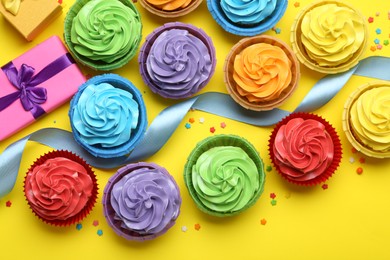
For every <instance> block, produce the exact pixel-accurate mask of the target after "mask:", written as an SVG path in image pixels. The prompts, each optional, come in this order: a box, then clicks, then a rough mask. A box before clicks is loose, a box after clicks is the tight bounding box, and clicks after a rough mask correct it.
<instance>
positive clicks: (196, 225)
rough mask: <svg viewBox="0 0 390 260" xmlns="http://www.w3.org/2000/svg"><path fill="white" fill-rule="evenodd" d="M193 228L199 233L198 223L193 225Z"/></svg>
mask: <svg viewBox="0 0 390 260" xmlns="http://www.w3.org/2000/svg"><path fill="white" fill-rule="evenodd" d="M194 228H195V230H196V231H199V229H200V224H199V223H196V224H195V225H194Z"/></svg>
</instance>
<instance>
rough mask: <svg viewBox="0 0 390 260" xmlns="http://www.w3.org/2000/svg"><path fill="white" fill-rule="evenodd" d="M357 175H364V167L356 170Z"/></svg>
mask: <svg viewBox="0 0 390 260" xmlns="http://www.w3.org/2000/svg"><path fill="white" fill-rule="evenodd" d="M356 173H357V174H359V175H360V174H362V173H363V168H362V167H359V168H357V169H356Z"/></svg>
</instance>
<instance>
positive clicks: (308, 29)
mask: <svg viewBox="0 0 390 260" xmlns="http://www.w3.org/2000/svg"><path fill="white" fill-rule="evenodd" d="M367 39H368V31H367V23H366V21H365V19H364V17H363V16H362V14H361V13H360V12H359V11H358V10H356V9H354V8H353V7H351V6H349V5H348V4H346V3H344V2H340V1H336V0H330V1H317V2H315V3H313V4H311V5H309V6H307V7H306V8H304V9H303V10H302V11H301V13H300V14H299V15H298V17H297V18H296V19H295V22H294V24H293V26H292V29H291V43H292V48H293V50H294V52H295V53H296V54H297V56H298V59H299V61H300V62H302V63H303V64H304V65H306V66H307V67H308V68H309V69H312V70H315V71H318V72H321V73H327V74H334V73H340V72H343V71H346V70H349V69H350V68H352V67H353V66H355V65H356V64H357V63H358V62H359V59H360V57H361V56H362V54H363V53H364V51H365V49H366V45H367Z"/></svg>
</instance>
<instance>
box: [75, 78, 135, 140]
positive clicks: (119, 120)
mask: <svg viewBox="0 0 390 260" xmlns="http://www.w3.org/2000/svg"><path fill="white" fill-rule="evenodd" d="M71 113H73V117H72V123H73V126H74V128H75V130H76V131H77V132H78V133H79V135H80V138H81V139H82V140H83V141H84V142H85V143H87V144H89V145H100V146H101V147H116V146H118V145H121V144H123V143H125V142H127V141H128V140H130V138H131V133H132V131H133V130H134V129H136V127H137V125H138V118H139V107H138V103H137V102H136V101H135V100H134V99H133V95H132V94H131V93H130V92H128V91H125V90H123V89H120V88H116V87H114V86H112V85H111V84H108V83H101V84H98V85H94V84H90V85H88V86H87V87H86V88H85V89H84V90H83V92H82V93H81V95H80V97H79V99H78V102H77V104H76V105H74V106H73V107H72V112H71Z"/></svg>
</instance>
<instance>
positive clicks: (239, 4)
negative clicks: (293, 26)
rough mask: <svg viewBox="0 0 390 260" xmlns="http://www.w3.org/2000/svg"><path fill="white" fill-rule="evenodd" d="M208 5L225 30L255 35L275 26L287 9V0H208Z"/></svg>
mask: <svg viewBox="0 0 390 260" xmlns="http://www.w3.org/2000/svg"><path fill="white" fill-rule="evenodd" d="M207 7H208V9H209V11H210V13H211V15H212V16H213V18H214V19H215V20H216V21H217V23H218V24H219V25H220V26H221V27H222V28H223V29H224V30H225V31H227V32H229V33H232V34H236V35H240V36H254V35H258V34H261V33H263V32H265V31H268V30H269V29H271V28H272V27H274V26H275V24H276V23H277V22H278V21H279V20H280V19H281V18H282V16H283V15H284V12H285V11H286V8H287V0H217V1H216V0H207Z"/></svg>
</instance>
